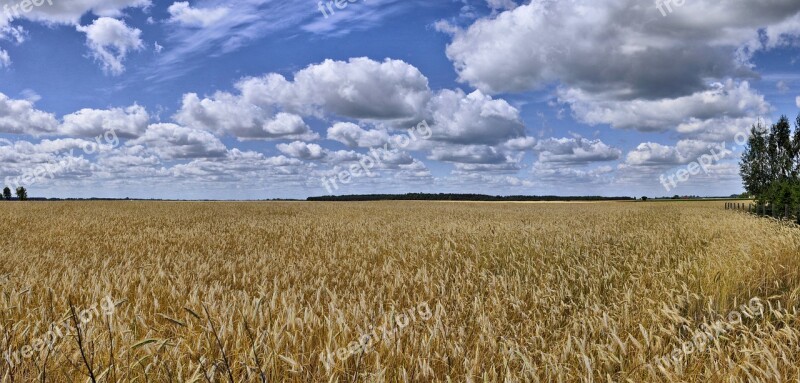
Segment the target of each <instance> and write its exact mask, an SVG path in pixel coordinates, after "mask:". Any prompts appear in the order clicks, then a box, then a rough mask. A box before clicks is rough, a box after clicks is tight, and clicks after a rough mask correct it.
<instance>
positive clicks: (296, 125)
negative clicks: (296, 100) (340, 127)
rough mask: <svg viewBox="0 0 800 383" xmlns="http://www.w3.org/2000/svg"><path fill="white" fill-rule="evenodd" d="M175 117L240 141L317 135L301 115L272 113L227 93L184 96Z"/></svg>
mask: <svg viewBox="0 0 800 383" xmlns="http://www.w3.org/2000/svg"><path fill="white" fill-rule="evenodd" d="M175 120H176V121H178V122H180V123H181V124H184V125H186V126H190V127H194V128H198V129H204V130H207V131H210V132H214V133H216V134H218V135H225V134H230V135H232V136H234V137H237V138H239V139H242V140H259V139H260V140H267V139H306V140H313V139H316V138H317V137H318V135H317V134H316V133H313V132H312V131H311V129H310V128H309V127H308V125H306V123H305V122H304V121H303V119H302V118H301V117H300V116H297V115H294V114H290V113H277V114H273V111H272V110H270V109H265V108H261V107H259V106H256V105H253V104H251V103H248V102H246V101H245V100H244V99H242V98H241V97H238V96H235V95H232V94H230V93H225V92H218V93H216V94H214V95H213V96H212V97H208V98H203V99H200V97H199V96H198V95H197V94H195V93H189V94H186V95H184V97H183V104H182V106H181V109H180V110H179V111H178V113H177V114H176V115H175Z"/></svg>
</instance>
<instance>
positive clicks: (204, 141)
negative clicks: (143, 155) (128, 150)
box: [126, 124, 227, 160]
mask: <svg viewBox="0 0 800 383" xmlns="http://www.w3.org/2000/svg"><path fill="white" fill-rule="evenodd" d="M126 145H129V146H134V145H144V146H145V147H146V148H148V150H150V151H152V152H153V153H155V154H157V155H158V156H159V157H161V158H162V159H165V160H175V159H191V158H214V157H222V156H224V155H226V153H227V149H226V147H225V145H224V144H223V143H222V142H221V141H220V140H219V139H217V138H216V137H214V135H212V134H211V133H208V132H206V131H202V130H197V129H191V128H187V127H183V126H180V125H176V124H152V125H150V126H149V127H148V128H147V131H146V132H145V133H144V135H142V136H141V137H139V138H137V139H135V140H131V141H128V142H127V143H126Z"/></svg>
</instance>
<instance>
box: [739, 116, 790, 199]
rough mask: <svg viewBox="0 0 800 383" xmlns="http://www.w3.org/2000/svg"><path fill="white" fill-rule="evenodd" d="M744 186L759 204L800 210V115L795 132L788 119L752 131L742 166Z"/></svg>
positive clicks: (762, 125)
mask: <svg viewBox="0 0 800 383" xmlns="http://www.w3.org/2000/svg"><path fill="white" fill-rule="evenodd" d="M739 167H740V173H741V176H742V182H743V184H744V188H745V190H747V193H748V194H749V195H750V196H751V197H754V198H755V199H756V203H758V204H760V205H762V204H763V205H766V206H770V207H775V206H777V207H783V206H786V205H788V206H790V207H791V208H792V211H795V209H796V207H798V206H800V115H798V116H797V120H796V121H795V129H794V132H793V131H792V126H791V123H790V121H789V119H788V118H787V117H786V116H781V118H780V119H779V120H778V122H777V123H775V124H773V125H772V126H769V127H768V126H766V125H765V124H763V123H761V122H759V123H758V124H755V125H753V127H752V128H751V129H750V138H749V139H748V142H747V146H746V147H745V151H744V153H743V154H742V160H741V162H740V163H739Z"/></svg>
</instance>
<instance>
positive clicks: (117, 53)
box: [76, 17, 144, 76]
mask: <svg viewBox="0 0 800 383" xmlns="http://www.w3.org/2000/svg"><path fill="white" fill-rule="evenodd" d="M76 29H77V30H78V31H79V32H83V33H85V34H86V45H87V46H88V47H89V49H90V50H91V52H92V57H94V59H95V60H97V61H98V62H100V64H101V66H102V67H103V70H104V71H105V72H106V73H109V74H112V75H115V76H117V75H120V74H122V73H123V72H125V65H124V64H123V62H124V61H125V58H126V57H127V56H128V53H129V52H130V51H138V50H141V49H142V48H143V47H144V44H143V43H142V39H141V37H140V36H141V34H142V31H141V30H139V29H136V28H129V27H128V26H127V25H126V24H125V22H124V21H120V20H117V19H113V18H110V17H101V18H99V19H97V20H95V21H94V22H93V23H92V24H90V25H87V26H81V25H78V26H77V27H76Z"/></svg>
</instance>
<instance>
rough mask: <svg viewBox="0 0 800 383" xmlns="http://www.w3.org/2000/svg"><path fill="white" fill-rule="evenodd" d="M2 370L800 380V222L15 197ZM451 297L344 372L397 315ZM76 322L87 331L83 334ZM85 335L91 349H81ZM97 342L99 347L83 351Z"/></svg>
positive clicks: (653, 210)
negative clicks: (769, 306)
mask: <svg viewBox="0 0 800 383" xmlns="http://www.w3.org/2000/svg"><path fill="white" fill-rule="evenodd" d="M0 222H2V223H3V229H4V230H3V233H2V234H0V243H2V247H1V249H0V289H2V297H0V309H2V314H1V315H0V352H5V351H9V350H12V351H15V350H20V349H21V348H22V347H23V346H26V345H30V344H31V343H32V342H33V341H34V340H35V339H37V338H38V337H41V336H42V334H44V333H45V332H46V331H47V329H48V326H50V325H51V324H52V323H54V322H57V321H62V322H63V321H64V320H65V319H69V318H70V317H71V316H70V312H71V309H70V306H69V303H70V302H72V303H73V304H74V306H75V310H77V311H80V309H81V308H85V307H87V306H90V305H92V304H93V303H97V302H101V300H102V298H103V297H105V296H107V295H111V296H112V297H113V298H114V299H115V300H116V304H117V306H116V309H115V312H114V315H113V316H112V317H111V320H110V321H107V320H105V319H99V318H95V319H94V320H92V321H90V322H88V323H87V324H86V325H83V326H81V331H80V333H70V334H69V335H67V336H66V337H65V338H64V339H62V340H61V341H60V342H57V343H56V344H55V347H54V348H53V350H52V351H47V350H46V349H45V351H44V352H42V353H35V354H34V356H33V357H32V358H31V359H27V360H24V361H23V362H22V363H21V364H18V365H15V366H14V367H13V368H9V365H8V364H7V363H6V362H5V361H4V362H3V363H2V364H0V382H11V381H14V382H29V381H37V380H46V381H52V382H73V381H74V382H85V381H87V380H90V379H91V378H90V371H91V374H92V375H93V376H94V379H95V380H96V381H99V382H111V381H124V382H128V381H137V382H145V381H152V382H161V381H170V382H173V381H174V382H189V381H194V382H206V381H229V380H234V381H237V382H239V381H242V382H244V381H254V382H258V381H262V378H263V379H264V380H266V381H268V382H274V381H287V382H310V381H342V382H354V381H370V382H379V381H380V382H382V381H389V382H394V381H409V382H427V381H453V382H463V381H468V382H478V381H492V382H493V381H512V382H513V381H541V382H571V381H586V382H588V381H597V382H600V381H608V382H611V381H614V382H620V381H630V382H642V381H691V382H697V381H702V382H736V381H781V382H797V381H800V380H798V379H800V367H798V366H800V345H799V342H800V326H799V325H800V320H798V317H797V316H795V315H791V314H789V315H785V314H782V315H781V317H778V315H779V314H769V315H765V316H764V317H761V318H755V319H748V320H746V321H744V322H743V323H742V324H740V325H737V326H735V328H732V329H730V332H729V333H728V334H727V335H726V336H724V337H721V338H718V339H717V340H716V342H715V344H714V345H713V346H712V348H711V349H710V350H708V351H705V352H703V353H695V354H693V355H689V356H688V357H687V358H685V359H684V360H683V362H682V364H681V366H679V367H678V368H668V369H665V370H663V371H659V370H658V369H657V368H652V367H648V365H647V363H649V362H652V361H653V359H654V358H656V357H661V356H664V355H669V354H670V353H671V352H672V350H673V349H675V348H676V347H678V346H679V345H680V344H681V343H682V342H684V341H686V340H688V339H689V337H690V336H691V333H690V329H693V328H696V327H697V326H698V325H699V324H700V323H703V322H705V321H710V320H716V319H719V318H720V317H719V315H720V314H721V315H723V316H724V315H726V314H727V313H728V312H729V311H731V310H734V309H736V308H737V307H738V306H739V305H740V304H742V303H744V302H747V301H748V300H749V299H751V298H753V297H762V298H764V299H766V298H767V297H771V301H772V302H776V303H777V302H780V303H781V305H782V306H784V307H786V306H789V307H798V304H799V303H800V278H799V277H798V272H800V259H799V258H800V230H798V229H797V228H792V227H789V226H788V225H782V224H779V223H776V222H774V221H770V220H766V219H763V220H762V219H757V218H753V217H749V216H747V215H745V214H742V213H735V212H731V211H724V210H723V209H722V204H721V203H649V204H642V203H639V204H635V203H598V204H454V203H353V204H323V203H320V204H311V203H308V204H306V203H303V204H299V203H213V204H212V203H208V204H202V203H140V202H127V203H126V202H113V203H112V202H108V203H106V202H97V203H4V204H1V205H0ZM422 302H427V303H429V305H430V306H431V307H432V308H437V310H438V311H437V312H436V313H435V315H434V316H433V318H431V319H430V320H428V321H422V320H417V321H414V322H412V323H411V324H410V325H409V326H408V327H406V328H405V329H403V330H402V331H401V332H399V333H398V334H397V335H396V336H395V337H394V338H393V339H392V341H384V342H380V343H377V344H376V345H374V347H373V348H374V351H373V352H369V353H366V354H362V353H360V352H359V353H357V355H354V356H353V357H351V358H348V359H347V360H346V361H344V362H341V361H338V360H337V359H334V365H333V366H331V369H330V370H327V369H326V368H325V364H323V363H321V361H320V354H321V353H323V352H331V353H335V352H336V350H337V349H339V348H342V347H348V345H349V344H350V343H351V342H353V341H355V340H357V339H359V337H360V336H361V335H362V334H363V333H365V332H366V331H365V330H364V329H365V328H367V327H368V326H370V325H375V326H377V325H379V324H380V323H381V322H382V319H381V318H384V317H385V316H386V315H389V314H390V313H393V312H396V311H399V310H407V309H408V308H413V307H416V306H417V305H418V304H420V303H422ZM78 335H81V336H80V338H79V337H78ZM82 355H83V356H82ZM84 356H85V360H84Z"/></svg>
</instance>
